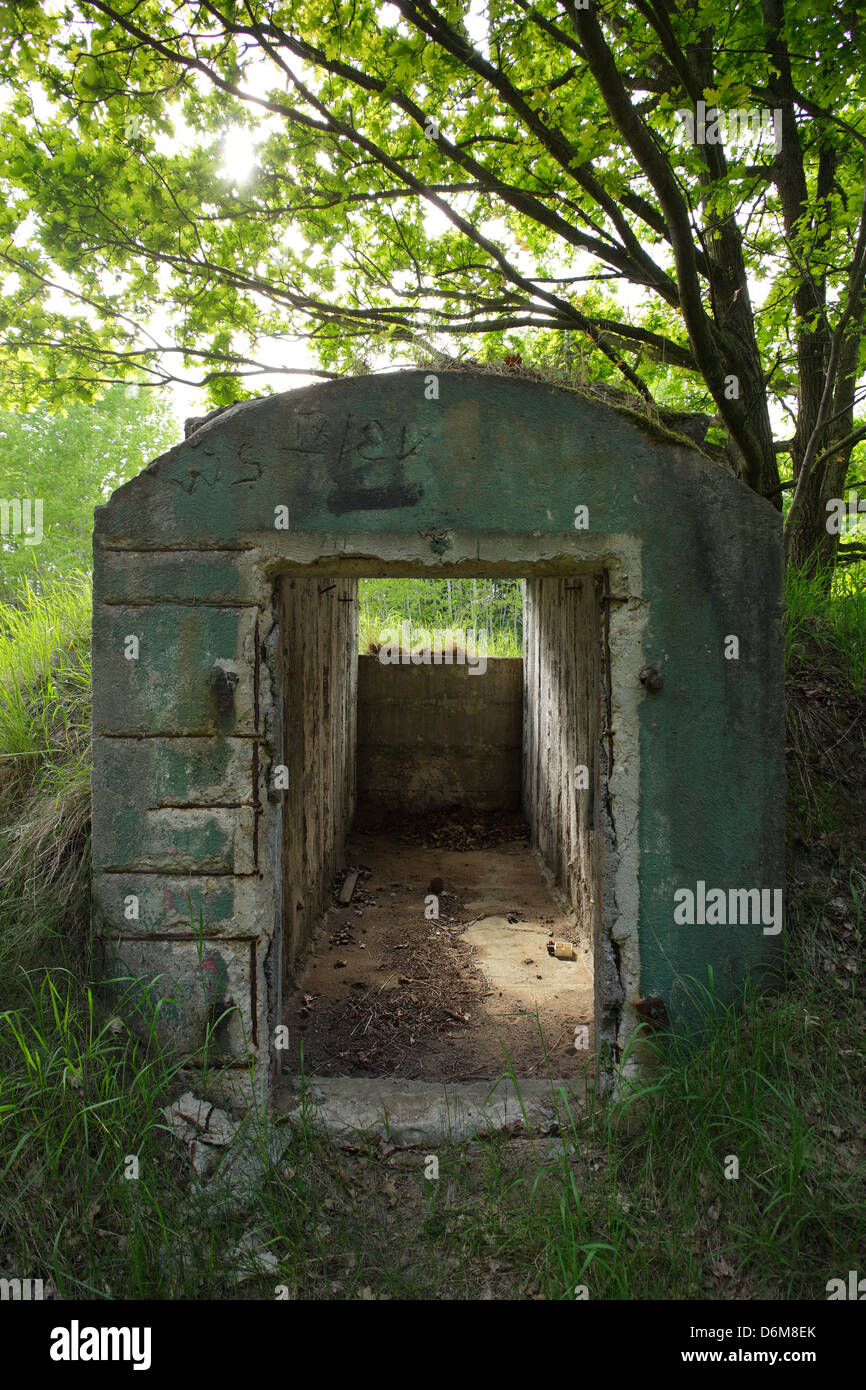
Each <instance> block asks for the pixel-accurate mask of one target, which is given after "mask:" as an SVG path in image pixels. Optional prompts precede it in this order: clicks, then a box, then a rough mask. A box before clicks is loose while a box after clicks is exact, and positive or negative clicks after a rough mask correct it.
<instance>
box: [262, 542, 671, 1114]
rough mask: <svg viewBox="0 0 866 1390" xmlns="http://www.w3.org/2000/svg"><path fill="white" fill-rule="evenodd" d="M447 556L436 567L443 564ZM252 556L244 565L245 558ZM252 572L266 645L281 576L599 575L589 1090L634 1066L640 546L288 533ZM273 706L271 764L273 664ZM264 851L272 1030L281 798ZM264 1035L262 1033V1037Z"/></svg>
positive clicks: (278, 1010) (646, 607)
mask: <svg viewBox="0 0 866 1390" xmlns="http://www.w3.org/2000/svg"><path fill="white" fill-rule="evenodd" d="M446 557H447V558H446ZM252 558H253V557H252V556H250V559H251V560H252ZM256 561H257V562H258V568H259V574H260V576H262V577H264V579H265V581H266V583H267V584H268V585H269V587H270V592H271V599H272V613H273V619H274V627H275V629H276V631H277V634H278V635H277V637H276V640H275V641H274V642H273V643H272V644H271V645H270V652H271V656H272V659H274V658H275V653H277V652H278V650H279V647H280V636H279V633H278V618H279V602H278V595H277V588H278V580H279V579H280V578H281V577H282V576H284V575H294V576H299V577H307V578H311V577H313V576H319V577H322V578H324V577H328V578H330V579H345V578H356V579H362V578H379V577H388V576H393V577H395V578H397V577H399V578H407V577H409V578H412V577H414V578H422V579H448V578H455V577H465V578H485V577H514V578H521V579H526V578H531V577H535V576H538V577H557V578H558V577H562V578H565V577H569V576H572V575H576V576H581V575H596V576H599V575H601V576H604V593H603V597H602V614H601V635H602V650H601V653H600V656H601V660H600V675H601V681H600V701H599V704H600V708H599V710H598V711H597V718H596V721H595V727H596V731H597V759H596V760H597V761H598V762H599V763H600V778H599V781H600V785H599V787H598V789H597V799H596V803H595V805H596V812H595V825H594V834H593V857H594V863H595V903H594V909H595V911H594V921H595V930H594V942H593V976H594V999H595V1004H594V1014H595V1030H594V1033H595V1061H596V1070H597V1077H598V1082H599V1084H600V1085H601V1086H602V1087H606V1086H607V1085H609V1084H610V1083H611V1082H612V1081H613V1080H614V1076H615V1074H616V1073H617V1072H619V1073H621V1074H631V1073H633V1072H634V1071H636V1070H637V1068H638V1064H637V1063H628V1064H627V1065H626V1066H625V1067H624V1068H623V1067H622V1066H621V1058H622V1055H623V1052H624V1051H625V1050H626V1049H627V1047H628V1043H629V1039H630V1038H631V1035H632V1033H633V1032H634V1029H635V1027H636V1026H638V1024H639V1021H640V1020H639V1017H638V1015H637V1013H636V1011H635V1008H634V1005H635V1003H636V1002H637V1001H638V999H639V997H640V939H639V881H640V825H639V806H640V756H641V749H640V717H639V710H638V706H639V705H640V703H641V701H642V700H643V698H644V695H645V686H644V684H643V683H642V680H641V678H640V672H641V669H642V666H643V656H642V653H643V640H644V629H645V627H646V625H647V622H648V621H649V616H650V603H649V601H648V599H647V598H646V597H645V595H644V594H643V585H642V565H641V543H640V540H639V539H638V538H637V537H635V536H630V535H616V536H613V535H599V534H597V533H589V532H581V531H577V530H576V531H574V532H573V533H568V532H565V533H549V532H548V533H540V532H525V533H517V534H508V535H503V534H502V533H498V532H490V533H479V532H474V531H473V532H462V531H459V530H448V531H444V532H441V533H430V532H427V533H416V534H410V533H395V532H393V531H388V532H365V533H360V534H356V535H348V536H339V537H337V536H334V537H327V536H323V535H322V534H321V533H305V532H301V531H298V532H291V531H290V532H288V533H287V534H286V535H285V536H284V537H282V538H281V544H280V547H279V555H273V556H271V557H267V558H266V557H263V556H262V555H261V554H260V553H259V554H257V555H256ZM270 688H271V691H272V692H273V696H272V698H273V700H274V702H275V704H276V706H277V708H276V709H275V710H272V717H271V719H270V720H266V726H265V727H266V730H268V729H269V730H270V739H269V746H268V755H269V757H270V760H271V763H272V765H275V764H277V763H280V762H282V761H283V754H284V747H283V744H282V739H283V736H284V735H283V727H282V719H281V716H280V707H281V703H282V690H281V680H280V673H279V669H278V660H276V659H274V665H273V668H272V670H271V672H270ZM274 810H275V825H274V826H273V828H272V830H271V832H270V834H269V837H268V842H269V843H270V844H271V845H273V846H276V847H278V850H279V858H278V861H277V863H276V865H275V866H274V867H275V870H276V881H277V884H278V891H277V893H276V895H275V903H274V909H275V921H274V924H273V942H274V949H272V955H273V956H274V957H275V959H274V961H273V965H272V969H271V971H270V972H269V973H270V992H271V995H272V996H273V995H276V997H272V998H271V999H270V1000H269V1010H268V1012H269V1016H270V1019H271V1020H272V1022H274V1023H279V1022H281V1021H282V986H283V969H282V933H283V901H282V892H283V889H282V869H283V850H282V846H283V844H284V838H283V837H284V834H285V827H284V823H283V815H284V808H283V803H282V801H280V802H278V803H277V805H276V807H275V808H274ZM269 1031H270V1035H271V1036H273V1028H271V1029H270V1030H269ZM269 1070H270V1073H271V1076H272V1078H273V1079H276V1077H277V1076H278V1075H279V1071H280V1054H279V1053H278V1052H273V1053H272V1056H271V1058H270V1068H269Z"/></svg>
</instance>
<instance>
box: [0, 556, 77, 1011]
mask: <svg viewBox="0 0 866 1390" xmlns="http://www.w3.org/2000/svg"><path fill="white" fill-rule="evenodd" d="M90 612H91V590H90V583H89V580H88V578H87V576H86V575H83V574H79V575H77V576H76V577H75V578H74V579H73V581H72V582H70V583H69V584H65V585H62V586H57V587H56V588H53V589H51V590H50V591H49V592H48V593H44V594H43V593H36V592H34V590H33V589H31V588H30V587H29V586H25V587H24V589H23V591H22V595H21V597H20V599H19V601H18V602H17V603H16V604H14V605H0V799H2V809H0V885H2V887H0V970H2V971H3V977H4V979H5V988H6V998H7V999H8V997H9V989H10V986H11V980H12V976H13V975H14V970H13V965H14V966H17V965H18V964H21V963H24V964H27V963H28V962H31V961H33V960H35V959H38V958H39V957H40V956H41V954H42V953H43V952H44V951H45V950H47V951H49V952H51V951H52V950H53V948H54V946H58V947H59V948H60V949H61V953H62V954H65V953H66V952H71V953H72V955H73V956H76V955H78V954H79V953H80V952H81V951H82V949H84V948H85V944H86V936H87V925H88V916H89V914H88V904H89V872H88V870H89V846H90V838H89V829H90V766H91V758H90V709H91V671H90ZM52 943H53V945H52Z"/></svg>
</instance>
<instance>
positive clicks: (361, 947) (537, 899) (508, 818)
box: [283, 806, 593, 1081]
mask: <svg viewBox="0 0 866 1390" xmlns="http://www.w3.org/2000/svg"><path fill="white" fill-rule="evenodd" d="M345 862H346V869H345V870H344V871H343V872H341V873H340V874H339V876H338V877H336V878H335V880H334V883H333V894H332V905H331V907H330V909H329V910H328V912H326V914H325V916H324V918H323V919H322V920H321V922H320V923H319V925H318V928H317V930H316V932H315V934H314V938H313V941H312V944H311V950H310V953H309V955H308V957H307V959H306V961H305V963H304V964H303V966H302V967H301V970H300V972H299V974H298V976H297V987H296V988H295V989H294V990H293V991H292V992H291V993H290V994H289V995H288V997H287V999H286V1001H285V1010H284V1019H285V1022H286V1023H287V1024H288V1026H289V1043H290V1046H289V1049H288V1051H287V1052H284V1054H283V1071H284V1074H285V1073H290V1074H294V1075H298V1074H299V1073H300V1072H301V1069H302V1066H303V1072H304V1074H305V1075H307V1076H313V1075H319V1076H392V1077H405V1078H407V1079H416V1080H419V1079H420V1080H427V1081H467V1080H484V1079H491V1080H493V1079H495V1078H497V1077H500V1076H502V1075H503V1074H504V1073H506V1072H507V1071H508V1070H509V1068H510V1067H513V1070H514V1074H515V1075H516V1076H517V1077H519V1078H520V1077H543V1076H546V1075H550V1076H553V1077H556V1078H558V1079H559V1078H562V1079H565V1078H568V1077H572V1076H577V1075H582V1074H583V1072H584V1069H585V1068H586V1066H587V1059H588V1058H591V1057H592V1056H593V1016H592V1010H593V981H592V961H591V956H590V955H589V954H588V952H587V951H586V950H585V949H584V944H581V943H578V936H577V932H576V930H575V927H574V915H573V914H571V915H569V914H568V913H566V912H564V911H563V909H562V907H561V906H560V904H558V903H557V901H556V900H555V898H554V897H553V895H552V894H551V891H550V888H549V887H548V885H547V882H546V881H545V876H544V874H543V873H542V870H541V868H540V866H539V864H538V862H537V860H536V859H535V857H534V855H533V854H532V853H531V852H530V849H529V841H528V830H527V827H526V825H525V823H524V822H523V820H522V818H521V817H520V815H519V814H518V813H508V812H482V811H474V810H469V811H467V810H458V809H453V810H445V811H441V812H436V813H434V814H429V813H428V814H426V815H423V816H417V817H408V816H400V817H395V816H394V815H393V814H389V813H387V812H385V811H383V810H381V809H379V808H374V807H364V806H361V807H359V809H358V812H357V814H356V816H355V822H354V825H353V828H352V832H351V835H350V836H349V839H348V840H347V844H346V853H345ZM353 870H358V881H357V884H356V887H355V890H354V893H353V896H352V899H351V902H350V903H349V904H348V905H343V904H341V903H340V902H339V893H340V890H341V888H342V887H343V884H344V881H345V878H346V874H347V873H348V872H350V871H353ZM437 879H438V880H441V887H440V885H439V884H438V883H437ZM437 889H438V890H439V891H438V892H436V890H437ZM431 894H435V896H436V897H438V907H439V916H438V918H428V917H425V900H426V899H427V898H428V897H429V895H431ZM551 939H554V940H564V941H570V942H573V943H576V959H575V960H563V959H558V958H556V957H555V956H551V955H550V954H548V941H549V940H551ZM584 1028H585V1029H586V1032H582V1030H583V1029H584ZM576 1030H580V1031H578V1033H577V1037H576ZM576 1042H577V1043H578V1046H576V1045H575V1044H576Z"/></svg>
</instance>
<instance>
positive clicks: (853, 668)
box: [785, 564, 866, 695]
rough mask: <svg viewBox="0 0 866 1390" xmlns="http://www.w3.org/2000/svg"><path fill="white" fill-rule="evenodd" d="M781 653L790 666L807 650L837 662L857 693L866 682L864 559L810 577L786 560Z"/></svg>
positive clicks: (865, 577) (795, 663) (865, 576)
mask: <svg viewBox="0 0 866 1390" xmlns="http://www.w3.org/2000/svg"><path fill="white" fill-rule="evenodd" d="M785 606H786V621H785V655H786V659H787V664H788V669H789V671H790V670H792V669H796V667H797V666H798V665H799V664H801V663H802V661H803V660H804V657H805V656H806V655H807V653H808V652H809V651H810V649H811V651H812V654H813V655H814V653H815V651H818V652H820V653H821V654H822V655H823V657H824V658H825V659H826V660H827V661H828V662H830V663H832V665H834V666H838V667H839V668H840V669H841V671H842V674H843V676H844V679H845V682H846V684H847V685H849V686H850V687H851V689H852V690H854V691H855V692H856V693H857V694H858V695H859V694H862V692H863V689H864V685H866V564H858V565H840V566H839V567H838V568H837V569H836V570H835V571H834V572H833V573H832V574H826V573H819V574H817V575H815V576H813V577H808V576H807V575H806V574H805V572H804V571H803V570H802V569H799V570H798V569H796V568H795V567H793V566H789V568H788V571H787V574H786V576H785Z"/></svg>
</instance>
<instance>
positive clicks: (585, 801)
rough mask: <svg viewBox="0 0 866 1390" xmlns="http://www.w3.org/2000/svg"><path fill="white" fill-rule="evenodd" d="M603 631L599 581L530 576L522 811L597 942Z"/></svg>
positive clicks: (587, 939)
mask: <svg viewBox="0 0 866 1390" xmlns="http://www.w3.org/2000/svg"><path fill="white" fill-rule="evenodd" d="M601 629H602V591H601V585H600V583H599V581H598V580H597V579H596V578H594V577H589V576H588V577H586V578H580V577H578V576H575V577H574V578H572V579H570V580H569V579H528V580H527V581H526V586H525V604H524V663H525V668H526V669H525V676H524V685H525V690H526V699H525V702H524V718H523V805H524V812H525V815H526V818H527V820H528V822H529V824H530V827H531V829H532V834H533V840H534V842H535V844H536V845H537V846H538V850H539V852H540V854H541V856H542V858H543V859H544V861H545V863H546V864H547V866H548V868H549V869H550V871H551V873H552V875H553V879H554V882H555V883H556V885H557V886H558V887H559V888H560V889H561V890H562V892H563V893H564V894H565V897H566V899H567V900H568V902H569V903H570V905H571V907H572V908H573V910H574V912H575V913H576V915H577V919H578V923H579V926H580V931H581V936H582V940H583V942H584V944H585V945H587V946H588V947H590V948H592V945H593V940H594V937H595V935H596V923H595V917H596V913H595V901H596V892H595V884H596V879H597V876H598V873H599V867H600V866H599V864H598V862H597V859H598V856H597V854H596V839H595V835H594V833H593V832H594V830H595V829H596V828H598V827H599V826H600V825H601V821H602V818H603V815H604V811H603V806H602V800H601V795H600V786H601V774H600V767H599V752H600V745H601V742H602V741H601V740H600V738H599V728H598V716H599V709H600V692H601V685H602V675H601V670H600V667H601V665H602V656H603V653H602V642H601ZM605 770H606V769H605Z"/></svg>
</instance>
